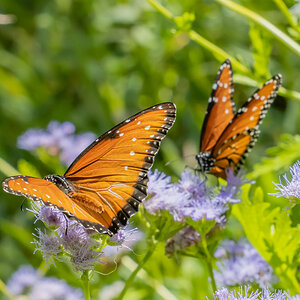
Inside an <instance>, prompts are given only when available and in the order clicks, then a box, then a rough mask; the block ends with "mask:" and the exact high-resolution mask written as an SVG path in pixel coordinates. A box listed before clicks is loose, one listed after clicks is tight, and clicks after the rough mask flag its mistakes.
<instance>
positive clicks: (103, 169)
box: [65, 103, 176, 233]
mask: <svg viewBox="0 0 300 300" xmlns="http://www.w3.org/2000/svg"><path fill="white" fill-rule="evenodd" d="M175 117H176V107H175V105H174V104H173V103H162V104H159V105H156V106H153V107H150V108H148V109H146V110H144V111H142V112H140V113H138V114H136V115H134V116H133V117H131V118H129V119H127V120H125V121H124V122H122V123H120V124H119V125H117V126H115V127H114V128H113V129H111V130H110V131H108V132H107V133H105V134H104V135H102V136H101V137H100V138H98V139H97V140H96V141H95V142H94V143H93V144H91V145H90V146H89V147H88V148H87V149H86V150H84V151H83V152H82V153H81V154H80V155H79V156H78V158H77V159H75V161H74V162H73V163H72V165H71V166H70V167H69V169H68V170H67V172H66V173H65V178H66V179H67V180H68V182H70V183H71V184H72V185H73V186H74V188H75V190H76V193H74V194H73V195H72V199H77V200H76V201H78V202H80V203H81V204H82V205H83V206H87V207H91V208H92V210H97V207H101V209H102V208H103V212H102V217H103V221H102V222H101V223H102V225H104V226H105V227H106V228H108V229H109V231H111V232H112V233H115V232H117V231H118V229H119V227H120V226H121V225H125V224H126V223H127V220H128V219H129V217H130V216H132V215H133V214H134V213H135V212H137V210H138V207H139V204H140V203H141V202H142V200H143V199H144V198H145V197H146V196H147V182H148V176H147V172H148V171H149V169H150V168H151V167H152V165H153V162H154V157H155V155H156V154H157V152H158V150H159V146H160V142H161V140H162V139H163V138H164V137H165V136H166V134H167V132H168V130H169V129H170V128H171V127H172V126H173V124H174V122H175Z"/></svg>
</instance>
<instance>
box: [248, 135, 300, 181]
mask: <svg viewBox="0 0 300 300" xmlns="http://www.w3.org/2000/svg"><path fill="white" fill-rule="evenodd" d="M299 150H300V136H299V135H295V136H292V135H289V134H284V135H282V136H281V140H280V141H279V143H278V146H276V147H272V148H269V149H268V150H267V154H268V155H269V157H264V158H262V160H261V162H260V163H258V164H255V165H254V170H253V172H251V173H249V174H248V176H249V178H257V177H259V176H261V175H263V174H265V173H268V172H273V171H278V170H280V169H282V168H286V166H288V165H291V164H292V163H293V162H295V161H296V160H297V159H300V151H299Z"/></svg>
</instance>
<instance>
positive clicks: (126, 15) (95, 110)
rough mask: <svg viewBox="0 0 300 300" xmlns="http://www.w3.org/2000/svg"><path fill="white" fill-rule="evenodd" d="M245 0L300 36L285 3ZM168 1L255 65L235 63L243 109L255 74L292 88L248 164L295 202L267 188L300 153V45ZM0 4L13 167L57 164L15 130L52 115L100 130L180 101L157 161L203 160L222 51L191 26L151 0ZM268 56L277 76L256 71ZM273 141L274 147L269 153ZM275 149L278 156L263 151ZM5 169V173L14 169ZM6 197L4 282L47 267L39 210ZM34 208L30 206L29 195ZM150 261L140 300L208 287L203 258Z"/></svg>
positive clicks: (233, 229) (0, 69)
mask: <svg viewBox="0 0 300 300" xmlns="http://www.w3.org/2000/svg"><path fill="white" fill-rule="evenodd" d="M239 3H240V4H242V5H244V6H246V7H248V8H249V9H251V10H253V11H255V12H257V13H258V14H260V15H262V16H263V17H264V18H265V19H267V20H269V21H270V22H271V23H273V24H274V25H275V26H277V27H278V28H280V29H281V30H282V31H283V32H285V33H286V34H287V35H289V36H290V37H291V38H292V39H294V40H295V41H297V40H299V39H300V35H299V32H298V33H297V31H295V28H294V29H293V28H291V26H290V24H289V22H288V20H287V18H286V16H285V15H284V14H283V13H282V11H281V10H280V9H279V7H278V6H277V5H276V1H259V0H247V1H246V0H244V1H243V0H241V1H239ZM285 3H286V5H287V6H288V7H289V9H290V11H291V12H292V14H293V16H294V18H295V19H296V18H297V16H298V13H299V11H300V10H299V9H298V11H297V4H296V1H286V2H285ZM162 4H163V5H165V6H166V7H167V8H168V9H169V10H170V11H171V12H172V13H173V14H174V15H175V16H181V15H182V14H183V13H184V12H189V13H192V14H194V21H193V22H191V24H190V25H191V26H192V28H193V29H194V30H195V31H196V32H198V33H199V34H200V35H201V36H202V37H204V38H205V39H207V40H209V41H210V42H211V43H213V44H214V45H216V46H218V47H220V48H221V49H223V50H224V51H226V52H227V53H229V54H230V55H231V56H232V57H235V58H236V59H237V60H238V61H239V62H240V63H241V64H242V65H244V66H246V67H247V68H248V70H250V72H249V73H247V74H242V72H240V71H239V70H236V69H235V66H233V70H234V74H235V77H234V80H235V82H236V83H235V94H234V100H235V102H236V104H237V107H240V106H241V105H242V104H243V103H244V102H245V101H246V100H247V98H248V97H249V96H250V95H251V94H252V93H253V92H254V91H255V90H256V87H255V84H253V83H252V82H253V81H251V80H255V81H256V82H258V84H262V83H263V82H264V81H266V80H267V79H268V78H270V77H271V76H272V75H275V74H276V73H281V74H282V76H283V86H284V87H285V88H286V89H288V90H289V91H294V92H292V93H290V94H289V95H292V97H287V94H286V93H284V92H283V93H280V96H279V97H277V99H276V100H275V102H274V104H273V105H272V107H271V109H270V111H269V113H268V115H267V117H266V118H265V120H264V122H263V124H262V126H261V131H262V132H261V135H260V138H259V140H258V142H257V145H256V146H255V147H254V150H253V151H252V153H251V154H250V156H249V157H248V159H247V163H246V165H245V168H246V170H247V171H248V172H250V173H251V174H252V176H253V177H254V178H255V179H256V180H257V183H258V184H260V185H261V186H262V188H263V189H264V191H265V194H266V197H267V198H268V197H269V198H268V199H269V201H271V203H273V205H281V206H282V207H284V206H285V205H286V203H284V204H283V203H280V200H278V199H276V198H275V199H274V197H271V196H268V195H267V193H268V192H269V193H271V192H274V186H273V185H272V181H278V177H277V176H278V174H280V173H282V172H283V171H286V170H287V168H288V166H289V164H290V163H291V162H292V161H295V160H296V159H297V158H299V157H300V152H299V145H300V142H299V140H300V139H299V137H297V134H299V131H300V130H299V128H300V102H299V100H300V97H299V94H297V91H299V87H300V73H299V70H300V61H299V53H298V54H297V53H296V52H295V51H293V50H291V49H290V48H289V47H287V46H286V45H285V44H283V43H282V42H280V41H279V40H278V39H276V38H275V37H274V35H272V33H270V32H268V30H262V33H261V34H262V36H263V38H262V39H256V38H255V37H256V36H255V34H252V36H251V34H249V33H250V32H251V28H253V27H254V26H255V25H253V23H252V22H250V21H249V20H248V19H247V18H246V17H245V16H242V15H241V14H238V13H236V12H234V11H232V10H230V9H228V8H227V7H225V6H224V5H221V4H220V3H218V1H210V0H186V1H178V0H169V1H162ZM0 12H1V13H3V14H6V15H7V14H8V15H9V16H6V18H4V16H3V15H2V18H1V19H0V20H1V22H2V23H3V24H2V25H0V141H1V142H0V157H1V158H2V159H4V160H5V161H7V162H8V163H9V164H11V165H12V166H14V167H15V168H19V167H20V165H21V166H22V165H23V166H24V160H26V161H27V162H29V163H30V164H31V165H34V166H35V168H36V170H38V172H39V173H40V174H41V175H42V176H45V175H47V174H51V173H53V172H56V171H57V167H54V166H53V165H47V164H45V163H43V162H41V160H40V159H39V157H38V156H37V155H35V154H34V153H30V152H28V151H25V150H21V149H18V147H17V146H16V145H17V139H18V137H19V136H20V135H21V134H22V133H23V132H24V131H26V130H27V129H29V128H45V127H47V125H48V123H49V122H50V121H52V120H58V121H60V122H63V121H70V122H72V123H73V124H74V125H75V126H76V132H77V133H84V132H93V133H95V134H96V135H101V134H102V133H104V132H105V131H107V130H109V129H110V128H111V127H113V126H114V125H116V124H117V123H119V122H121V121H122V120H124V119H125V118H127V117H129V116H131V115H132V114H135V113H136V112H138V111H140V110H142V109H145V108H147V107H149V106H151V105H154V104H156V103H159V102H164V101H172V102H174V103H175V104H176V105H177V109H178V114H177V121H176V123H175V125H174V127H173V128H172V130H170V132H169V134H168V136H167V139H165V140H164V141H163V143H162V148H161V151H160V153H159V155H158V156H157V159H156V163H155V165H154V168H159V169H160V170H162V171H164V172H166V173H167V174H169V175H173V176H174V178H176V176H178V174H179V173H180V172H181V171H182V170H183V169H184V167H185V166H190V167H195V166H196V162H195V160H194V155H195V154H196V153H197V152H198V150H199V140H200V130H201V125H202V122H203V118H204V113H205V110H206V106H207V100H208V97H209V95H210V92H211V86H212V84H213V81H214V79H215V76H216V72H217V70H218V68H219V65H220V63H221V62H222V61H223V60H224V59H225V58H223V57H220V56H218V55H216V54H215V53H214V52H213V51H210V50H209V49H207V48H203V47H202V46H201V45H199V44H197V43H196V42H194V41H191V40H190V37H189V35H188V34H187V33H185V32H182V30H181V31H180V30H178V27H177V26H176V25H175V23H174V22H172V21H171V20H168V19H167V18H165V17H164V16H163V15H161V14H160V13H159V12H158V11H157V10H155V9H154V8H153V7H152V6H151V5H150V4H149V2H147V1H146V0H127V1H126V0H123V1H121V0H119V1H117V0H111V1H100V0H88V1H86V0H56V1H50V0H43V1H40V0H30V1H29V0H26V1H15V0H13V1H12V0H1V1H0ZM5 23H9V24H5ZM253 32H254V31H252V33H253ZM262 41H263V42H264V43H262ZM255 55H256V56H255ZM259 58H260V59H262V61H263V63H264V62H267V66H268V72H266V70H265V69H260V68H259V67H258V65H259ZM263 63H262V65H263ZM245 78H246V80H244V79H245ZM293 95H294V97H293ZM283 134H284V137H282V135H283ZM271 147H275V148H273V150H272V149H271V150H268V149H269V148H271ZM276 147H277V148H276ZM278 147H281V150H282V149H283V150H282V151H281V152H280V155H278V156H280V158H282V157H283V158H282V159H281V160H280V161H279V162H278V164H277V163H276V155H277V154H278V152H276V151H278ZM285 147H286V148H285ZM276 149H277V150H276ZM267 150H268V151H269V153H268V154H267V153H266V151H267ZM276 153H277V154H276ZM268 155H271V158H270V157H269V158H267V159H266V157H268ZM22 162H23V163H22ZM167 162H168V165H165V164H166V163H167ZM255 165H257V166H256V167H255ZM65 167H66V166H61V169H62V170H63V169H64V168H65ZM263 167H264V168H263ZM21 169H22V167H21ZM23 169H24V167H23ZM23 169H22V170H23ZM25 169H26V168H25ZM19 170H20V169H19ZM253 170H256V173H255V172H253ZM2 172H3V170H2ZM4 173H5V172H3V173H1V174H0V176H1V179H4V178H5V177H6V176H8V175H10V174H4ZM0 199H1V201H0V227H1V229H0V234H1V237H0V239H1V240H0V243H1V244H0V253H1V255H0V256H1V258H0V278H1V279H2V280H3V281H6V280H7V278H8V277H10V275H11V274H12V273H13V272H14V271H15V270H16V269H17V268H18V266H20V265H22V264H32V265H33V266H34V267H36V268H38V267H39V266H40V265H41V262H42V259H41V256H40V254H39V253H38V252H37V253H36V254H34V255H33V250H34V245H33V244H31V242H32V240H33V236H32V233H34V229H33V228H34V226H38V225H40V224H38V225H33V220H34V218H33V215H31V214H30V213H28V212H21V211H20V204H21V199H20V198H17V197H14V196H12V195H8V194H5V193H4V192H3V191H1V192H0ZM26 206H27V207H28V206H29V204H28V202H27V201H26V202H25V207H26ZM227 230H228V232H229V233H228V235H229V236H230V235H231V236H236V237H238V236H239V235H242V229H241V226H240V225H239V224H238V222H237V221H235V220H234V219H233V220H232V221H231V223H230V224H229V227H228V229H227ZM145 247H146V246H145V245H144V244H143V242H141V244H140V245H139V246H138V248H137V249H136V251H135V252H134V253H133V252H130V253H129V254H128V255H129V256H128V257H127V256H125V260H124V261H125V262H126V259H129V257H131V259H133V260H135V259H136V258H137V257H139V256H141V255H143V254H144V252H145V250H144V249H145ZM129 262H130V260H129ZM129 265H130V263H128V264H127V266H126V264H121V266H120V268H119V269H118V270H117V271H115V272H114V273H112V274H111V275H109V276H102V275H99V274H95V276H94V278H93V281H92V286H93V287H94V290H95V291H97V290H98V289H99V287H103V286H105V285H106V284H109V283H112V282H115V281H116V280H118V279H124V278H127V277H128V274H129V273H130V270H129V269H128V268H129ZM113 268H114V265H113V264H111V265H110V264H108V265H105V266H103V268H102V269H103V270H102V269H101V271H102V272H103V273H108V272H109V271H111V270H112V269H113ZM145 268H146V270H147V272H148V275H147V276H148V277H149V276H150V277H151V278H150V279H149V278H148V277H147V276H146V275H145V276H144V277H142V278H139V279H138V280H137V281H136V291H135V292H134V291H131V292H130V293H131V294H130V293H129V294H128V299H143V297H144V296H145V295H147V297H150V296H149V295H152V297H153V299H160V298H159V296H157V294H155V292H154V291H155V285H156V284H158V283H159V282H162V283H164V284H165V285H166V286H174V285H175V286H176V287H177V288H176V290H177V294H178V295H182V297H183V295H184V297H183V298H181V299H200V298H204V297H205V296H207V295H209V291H208V290H209V288H208V282H207V274H206V271H205V268H204V267H203V266H202V263H201V262H198V261H195V260H193V259H189V258H184V259H182V258H175V259H174V258H173V259H168V258H167V257H166V256H165V255H164V249H163V245H161V247H159V249H158V250H157V251H156V252H155V255H154V256H153V258H152V259H151V261H149V263H148V264H147V266H146V267H145ZM70 270H71V269H70V268H69V267H68V266H66V265H65V264H61V263H58V266H57V267H54V266H52V267H51V268H50V269H49V270H48V271H47V272H48V274H50V275H54V276H56V277H58V278H64V279H65V280H66V281H67V282H69V283H70V284H71V285H74V286H80V282H79V281H78V274H76V273H74V272H73V271H71V272H70ZM199 282H202V285H201V288H200V286H199ZM199 289H200V290H199ZM92 292H93V290H92ZM134 293H136V294H134Z"/></svg>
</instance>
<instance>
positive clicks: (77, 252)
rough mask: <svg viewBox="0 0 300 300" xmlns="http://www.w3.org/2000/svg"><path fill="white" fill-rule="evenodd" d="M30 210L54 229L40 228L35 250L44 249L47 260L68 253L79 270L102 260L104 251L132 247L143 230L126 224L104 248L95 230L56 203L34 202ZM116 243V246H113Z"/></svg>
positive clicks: (92, 266)
mask: <svg viewBox="0 0 300 300" xmlns="http://www.w3.org/2000/svg"><path fill="white" fill-rule="evenodd" d="M32 207H33V208H32V209H31V210H30V211H31V212H33V213H34V214H35V217H36V220H41V221H42V222H44V223H45V224H46V226H47V227H48V228H49V229H51V230H48V231H46V232H43V231H41V230H39V229H38V230H37V234H36V235H35V237H36V239H35V240H34V243H35V244H36V251H41V253H42V255H43V258H44V260H45V261H46V262H48V263H51V262H53V258H56V259H58V260H63V259H64V257H65V254H66V256H67V257H68V259H69V260H70V262H71V263H72V265H73V267H74V269H75V270H77V271H86V270H91V269H93V268H94V267H95V265H97V264H100V263H101V261H100V258H101V257H102V255H104V254H105V255H108V256H111V255H114V254H115V253H116V252H117V251H119V250H125V249H129V250H131V248H130V247H131V246H132V245H133V244H134V243H135V242H136V241H137V240H139V239H141V236H142V235H141V233H140V231H138V230H137V229H130V227H129V228H128V227H124V228H122V229H121V230H119V232H118V233H117V234H115V235H114V236H113V237H111V238H110V241H111V242H112V243H111V244H110V245H106V246H105V247H104V248H103V245H102V243H103V241H102V239H101V238H100V239H99V238H97V239H96V238H93V235H94V234H95V232H94V231H90V230H87V229H86V228H84V227H83V226H82V225H81V224H80V223H78V222H77V221H75V220H72V219H69V218H68V217H66V216H64V214H63V213H62V212H61V211H60V210H58V209H57V208H54V207H47V206H44V205H39V204H37V203H36V202H33V203H32ZM113 243H114V244H115V246H113Z"/></svg>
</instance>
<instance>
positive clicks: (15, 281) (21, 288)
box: [7, 266, 41, 295]
mask: <svg viewBox="0 0 300 300" xmlns="http://www.w3.org/2000/svg"><path fill="white" fill-rule="evenodd" d="M40 278H41V276H40V274H39V273H38V272H37V271H36V270H34V269H33V268H32V267H31V266H21V267H20V268H19V269H18V270H17V271H16V272H15V273H14V274H13V275H12V276H11V277H10V279H9V280H8V282H7V288H8V290H9V291H10V292H11V293H12V294H13V295H22V294H23V293H25V292H27V291H29V290H30V289H31V287H32V286H33V285H35V284H36V283H37V282H38V281H39V280H40Z"/></svg>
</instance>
